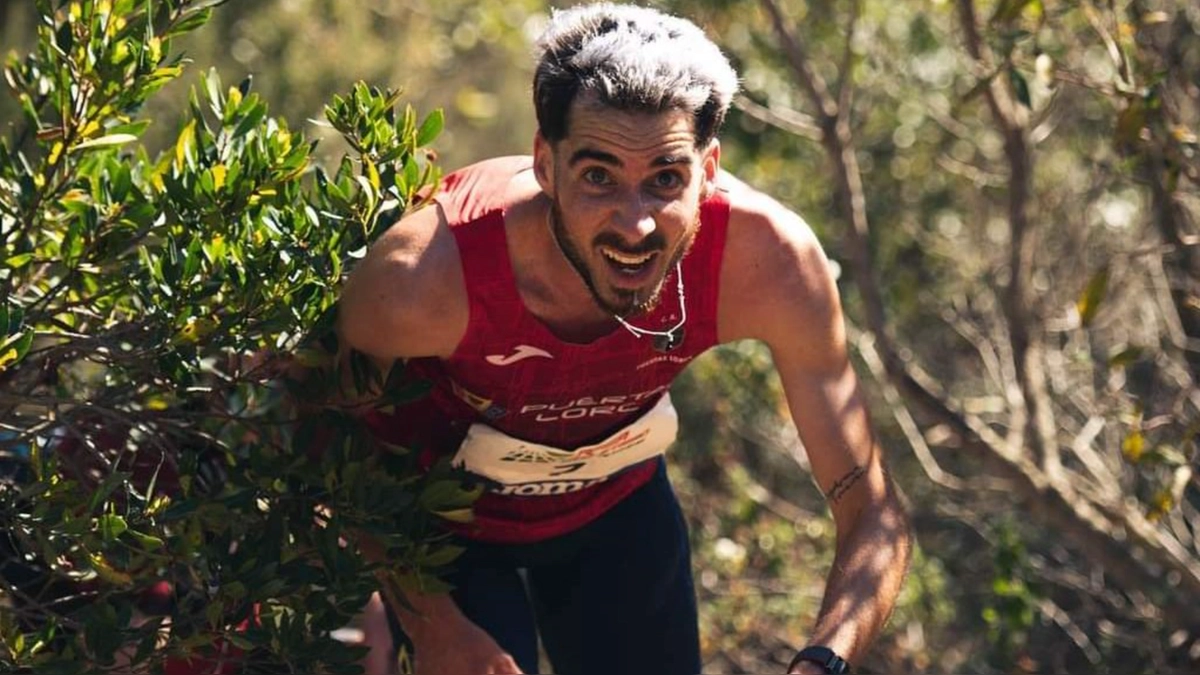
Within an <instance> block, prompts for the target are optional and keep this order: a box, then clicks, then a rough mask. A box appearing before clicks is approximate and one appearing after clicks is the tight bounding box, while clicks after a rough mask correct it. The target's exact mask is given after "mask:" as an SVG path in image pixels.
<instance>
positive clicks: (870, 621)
mask: <svg viewBox="0 0 1200 675" xmlns="http://www.w3.org/2000/svg"><path fill="white" fill-rule="evenodd" d="M911 549H912V544H911V535H910V533H909V526H908V519H907V516H906V515H905V513H904V509H903V507H902V506H901V505H900V503H899V501H898V500H897V499H896V498H895V497H894V496H889V498H888V499H887V500H886V501H884V502H883V503H882V504H881V505H880V506H878V507H876V508H874V509H872V510H871V511H870V512H865V513H863V514H862V515H861V516H860V517H859V518H858V519H857V522H856V523H855V525H854V527H853V529H852V530H851V531H850V532H848V533H847V534H846V535H845V536H844V537H839V541H838V549H837V553H836V555H835V556H834V560H833V566H832V568H831V569H830V571H829V575H828V578H827V580H826V585H825V596H824V600H823V602H822V603H821V611H820V613H819V614H818V616H817V622H816V626H815V627H814V628H813V630H812V632H811V633H810V634H809V638H808V643H807V644H811V645H823V646H825V647H828V648H830V649H832V650H833V651H834V652H836V653H837V654H838V655H840V656H841V657H842V658H843V659H845V660H846V661H848V662H850V663H851V664H856V663H858V661H859V660H860V659H861V658H862V656H863V655H864V654H865V653H866V651H867V649H868V648H869V647H870V645H871V643H872V642H873V641H874V640H875V638H876V636H877V635H878V634H879V631H880V630H882V629H883V626H884V624H885V623H886V622H887V620H888V617H889V616H890V615H891V612H892V607H893V606H894V604H895V602H896V596H897V595H899V593H900V586H901V584H902V583H903V581H904V574H905V572H906V571H907V569H908V563H909V557H910V555H911Z"/></svg>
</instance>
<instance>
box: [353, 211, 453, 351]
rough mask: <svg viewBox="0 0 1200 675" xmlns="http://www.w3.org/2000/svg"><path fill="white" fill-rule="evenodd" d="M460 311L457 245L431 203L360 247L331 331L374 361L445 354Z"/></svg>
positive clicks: (451, 344) (443, 220) (451, 348)
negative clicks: (365, 248) (364, 248)
mask: <svg viewBox="0 0 1200 675" xmlns="http://www.w3.org/2000/svg"><path fill="white" fill-rule="evenodd" d="M468 314H469V312H468V307H467V295H466V286H465V283H464V281H463V272H462V263H461V259H460V257H459V253H458V246H457V245H456V244H455V241H454V235H453V233H452V232H451V231H450V227H449V226H448V225H447V223H446V218H445V215H444V212H443V211H442V207H441V206H440V205H439V204H437V202H433V203H431V204H430V205H429V206H426V207H424V208H421V209H419V210H417V211H415V212H413V213H411V214H409V215H406V216H405V217H403V218H401V219H400V220H399V221H397V222H396V223H395V224H394V225H392V226H391V228H389V229H388V231H387V232H385V233H384V234H383V236H381V237H380V238H379V239H378V240H377V241H376V242H375V243H374V244H372V245H371V247H370V248H369V249H368V251H367V255H366V257H365V258H363V259H362V260H361V261H360V262H359V264H358V265H357V267H355V269H354V271H353V272H352V273H351V274H350V277H349V279H347V281H346V285H345V288H344V289H343V291H342V296H341V299H340V301H339V309H338V330H339V333H340V335H341V336H342V339H343V340H344V341H345V342H346V343H347V344H348V345H349V346H351V347H353V348H355V349H357V350H359V351H362V352H364V353H367V354H370V355H372V356H375V357H378V358H381V359H394V358H409V357H421V356H443V357H445V356H449V355H450V354H452V353H453V352H454V349H455V348H456V347H457V346H458V343H459V341H460V340H461V339H462V336H463V333H464V332H465V331H466V327H467V319H468Z"/></svg>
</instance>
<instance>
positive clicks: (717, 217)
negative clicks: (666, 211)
mask: <svg viewBox="0 0 1200 675" xmlns="http://www.w3.org/2000/svg"><path fill="white" fill-rule="evenodd" d="M728 231H729V194H728V193H727V192H726V191H725V190H724V189H723V188H720V189H718V190H717V191H716V192H715V193H713V195H712V196H711V197H709V198H708V199H706V200H705V201H704V202H703V203H701V205H700V230H699V232H697V234H696V242H695V244H693V246H692V250H691V251H689V252H688V255H687V257H685V258H684V264H683V274H684V287H685V290H686V292H687V294H688V310H689V312H692V315H693V316H695V317H696V318H697V319H698V320H699V321H701V322H703V323H704V324H705V327H706V329H707V332H708V333H709V335H710V339H711V340H712V341H713V343H714V344H715V342H716V326H717V301H718V300H719V298H718V295H719V290H720V286H721V283H720V281H721V261H722V259H723V256H724V253H725V239H726V235H727V233H728ZM689 320H690V319H689Z"/></svg>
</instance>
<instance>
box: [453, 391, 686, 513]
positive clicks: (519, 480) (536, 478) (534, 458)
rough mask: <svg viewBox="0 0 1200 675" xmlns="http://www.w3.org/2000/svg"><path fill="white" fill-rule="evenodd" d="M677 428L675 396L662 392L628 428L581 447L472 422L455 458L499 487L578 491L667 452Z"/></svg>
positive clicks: (458, 464)
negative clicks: (547, 442)
mask: <svg viewBox="0 0 1200 675" xmlns="http://www.w3.org/2000/svg"><path fill="white" fill-rule="evenodd" d="M678 430H679V417H678V415H676V413H675V408H674V406H672V405H671V398H670V396H669V395H663V397H662V398H661V399H660V400H659V401H658V403H657V404H655V406H654V407H653V408H651V409H650V410H648V411H647V412H646V414H644V415H642V416H641V417H639V418H638V419H637V420H635V421H634V422H632V423H630V424H629V425H628V426H626V427H625V428H623V429H621V430H620V431H618V432H616V433H614V434H613V435H611V436H609V437H608V438H606V439H604V440H603V441H601V442H599V443H596V444H594V445H586V446H583V447H581V448H579V449H577V450H560V449H558V448H554V447H551V446H549V445H541V444H539V443H533V442H530V441H522V440H520V439H516V438H513V437H512V436H509V435H508V434H505V433H504V432H502V431H497V430H496V429H493V428H492V427H489V426H487V425H486V424H472V425H471V427H470V429H468V430H467V436H466V438H464V439H463V442H462V445H460V446H459V448H458V452H457V453H455V455H454V458H453V460H452V461H453V464H454V466H456V467H459V468H463V469H466V470H467V471H470V472H471V473H475V474H478V475H480V476H483V477H485V478H489V479H491V480H493V481H495V482H497V483H499V484H500V486H499V487H498V488H497V489H496V490H495V491H496V492H500V493H504V494H519V495H536V494H555V493H563V492H573V491H575V490H580V489H583V488H584V487H587V486H589V485H594V484H596V483H599V482H602V481H604V480H605V479H607V478H608V477H609V476H612V475H614V474H616V473H619V472H620V471H622V470H624V469H626V468H629V467H631V466H633V465H634V464H638V463H639V462H642V461H644V460H647V459H650V458H651V457H656V456H658V455H661V454H663V453H665V452H666V450H667V448H668V447H669V446H670V445H671V443H673V442H675V434H676V432H677V431H678ZM535 486H537V487H535Z"/></svg>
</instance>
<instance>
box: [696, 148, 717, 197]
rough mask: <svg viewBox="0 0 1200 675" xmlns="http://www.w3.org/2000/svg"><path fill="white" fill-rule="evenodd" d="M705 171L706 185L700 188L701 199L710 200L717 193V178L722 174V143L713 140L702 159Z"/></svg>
mask: <svg viewBox="0 0 1200 675" xmlns="http://www.w3.org/2000/svg"><path fill="white" fill-rule="evenodd" d="M700 162H701V166H702V167H703V169H704V183H703V184H702V185H701V186H700V197H701V198H702V199H708V198H709V197H711V196H712V195H713V193H714V192H716V191H717V176H718V175H719V174H720V173H721V141H718V140H717V139H715V138H714V139H712V140H711V141H709V143H708V147H707V148H705V149H704V154H703V155H702V156H701V159H700Z"/></svg>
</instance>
